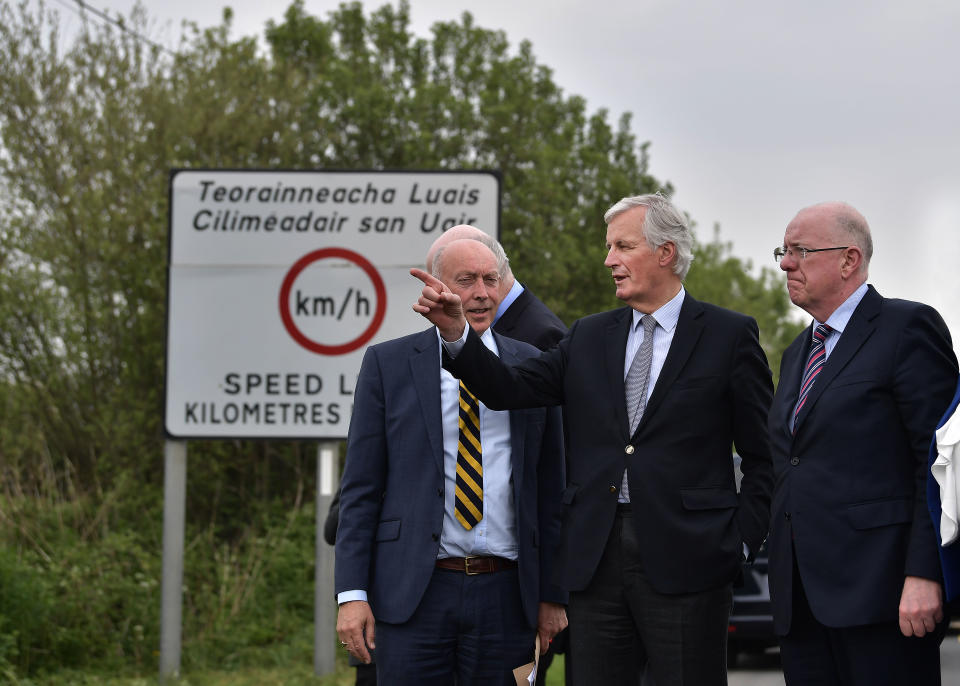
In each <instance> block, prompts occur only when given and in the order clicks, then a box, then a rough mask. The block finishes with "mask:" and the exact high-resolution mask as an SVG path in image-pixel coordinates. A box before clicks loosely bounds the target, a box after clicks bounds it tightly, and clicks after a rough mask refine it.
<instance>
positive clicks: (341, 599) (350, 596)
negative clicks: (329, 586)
mask: <svg viewBox="0 0 960 686" xmlns="http://www.w3.org/2000/svg"><path fill="white" fill-rule="evenodd" d="M351 600H362V601H363V602H367V592H366V591H343V592H342V593H338V594H337V605H343V604H344V603H349V602H350V601H351Z"/></svg>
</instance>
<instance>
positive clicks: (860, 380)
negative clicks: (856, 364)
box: [830, 373, 877, 388]
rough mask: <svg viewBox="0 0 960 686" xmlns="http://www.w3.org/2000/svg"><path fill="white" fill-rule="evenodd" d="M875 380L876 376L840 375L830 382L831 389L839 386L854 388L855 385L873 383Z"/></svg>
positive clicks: (861, 374)
mask: <svg viewBox="0 0 960 686" xmlns="http://www.w3.org/2000/svg"><path fill="white" fill-rule="evenodd" d="M876 379H877V376H876V374H863V373H860V374H841V375H839V376H838V377H837V378H835V379H834V380H833V381H831V382H830V386H831V387H832V388H840V387H841V386H855V385H857V384H864V383H873V382H875V381H876Z"/></svg>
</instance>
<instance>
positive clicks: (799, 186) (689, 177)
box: [53, 0, 960, 347]
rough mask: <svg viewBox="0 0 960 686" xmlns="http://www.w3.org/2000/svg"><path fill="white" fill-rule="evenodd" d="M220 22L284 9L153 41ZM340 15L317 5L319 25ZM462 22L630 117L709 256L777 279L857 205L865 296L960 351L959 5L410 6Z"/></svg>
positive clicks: (209, 20) (567, 0)
mask: <svg viewBox="0 0 960 686" xmlns="http://www.w3.org/2000/svg"><path fill="white" fill-rule="evenodd" d="M67 1H68V0H67ZM88 1H89V0H88ZM90 4H91V5H92V6H94V7H97V8H110V9H111V10H113V11H120V12H123V13H129V10H130V8H132V7H133V4H134V3H133V0H92V1H91V2H90ZM225 4H229V5H230V6H231V7H233V9H234V11H235V21H234V35H235V36H240V35H257V36H260V37H261V39H262V34H263V28H264V26H265V25H266V21H267V20H268V19H271V18H273V19H274V20H276V21H280V20H282V15H283V12H284V10H285V9H286V7H287V6H288V3H285V2H280V3H267V2H263V1H262V0H256V1H253V0H234V1H233V2H229V3H227V2H216V1H214V2H210V1H209V0H205V1H204V2H197V1H196V0H192V1H187V0H162V1H160V0H147V2H145V5H146V7H147V10H148V13H149V14H150V16H151V17H156V20H157V22H156V24H154V25H153V27H152V29H151V32H150V36H151V37H152V38H154V39H155V40H158V41H159V42H161V43H163V44H165V45H168V46H170V47H173V46H175V45H176V38H177V36H179V22H180V20H181V19H190V20H193V21H196V22H197V23H198V24H199V25H200V26H210V25H214V24H217V23H219V21H220V17H221V12H222V7H223V5H225ZM382 4H385V3H384V2H379V1H376V2H365V3H364V7H365V10H366V11H367V13H369V12H370V11H372V10H373V9H375V8H376V7H379V6H381V5H382ZM336 5H337V3H335V2H332V1H326V0H324V1H321V0H306V2H305V6H306V9H307V11H308V12H310V13H311V14H314V15H318V16H320V17H322V18H326V16H327V14H328V12H329V11H331V10H332V9H334V8H335V7H336ZM53 6H56V5H53ZM58 9H60V12H61V15H62V16H64V19H69V17H68V15H69V14H70V12H69V11H68V10H66V9H63V8H62V7H60V8H58ZM464 11H470V12H471V13H472V14H473V16H474V19H475V22H476V24H477V25H478V26H482V27H484V28H491V29H502V30H503V31H505V32H506V34H507V37H508V38H509V40H510V43H511V44H512V45H513V46H516V44H517V43H519V42H520V41H521V40H524V39H528V40H530V42H531V43H532V45H533V49H534V53H535V55H536V57H537V60H538V61H539V62H540V63H541V64H544V65H547V66H549V67H550V68H552V69H553V73H554V80H555V81H556V83H557V84H558V85H560V86H561V87H562V88H563V89H564V91H565V93H566V94H568V95H572V94H578V95H582V96H584V97H585V98H586V99H587V102H588V107H589V109H590V110H591V111H593V110H596V109H598V108H601V107H603V108H606V109H607V110H609V112H610V115H611V120H612V121H616V119H617V118H618V117H619V116H620V114H621V113H623V112H627V111H629V112H632V113H633V130H634V132H635V133H636V134H637V138H638V139H639V140H640V141H649V142H650V143H651V146H650V154H651V164H650V171H651V173H652V174H653V175H654V176H656V177H657V178H658V179H661V180H663V181H669V182H671V183H672V184H673V185H674V186H675V188H676V194H675V196H674V200H675V202H676V203H677V205H678V206H679V207H680V208H681V209H683V210H685V211H687V212H688V213H690V215H691V216H692V217H693V218H694V220H695V221H696V222H697V224H698V233H699V235H700V237H701V238H703V239H706V238H709V236H710V232H711V231H712V226H713V224H714V223H719V224H720V225H721V231H722V237H723V238H724V239H725V240H729V241H732V242H733V244H734V252H735V254H737V255H738V256H740V257H744V258H748V259H751V260H752V261H753V263H754V265H773V264H774V263H773V258H772V250H773V248H774V247H775V246H777V245H780V244H781V243H782V240H783V231H784V228H785V227H786V225H787V223H788V222H789V221H790V220H791V219H792V217H793V216H794V215H795V214H796V212H797V210H798V209H800V208H801V207H805V206H807V205H810V204H813V203H816V202H819V201H823V200H845V201H847V202H849V203H851V204H852V205H854V206H855V207H857V208H858V209H859V210H860V211H861V212H862V213H863V214H864V215H865V216H866V218H867V220H868V221H869V223H870V225H871V228H872V230H873V236H874V245H875V254H874V259H873V262H872V264H871V269H870V282H871V283H873V284H874V285H875V286H876V287H877V289H878V290H879V291H880V293H881V294H883V295H886V296H888V297H902V298H909V299H912V300H921V301H923V302H927V303H929V304H931V305H933V306H935V307H936V308H937V309H938V310H939V311H940V313H941V314H942V315H943V316H944V318H945V319H946V320H947V323H948V324H949V325H950V328H951V330H952V332H953V335H954V339H957V338H960V237H958V228H960V168H958V161H960V2H956V0H942V1H941V0H913V1H912V2H906V1H905V0H899V1H892V0H871V1H869V2H868V1H865V0H844V1H843V2H836V1H831V2H826V1H823V0H806V1H804V2H796V1H793V2H789V3H787V2H779V1H777V0H744V1H737V0H731V1H729V2H722V3H718V2H712V1H708V0H688V1H687V2H670V1H668V0H610V1H608V2H603V1H600V2H596V1H595V2H585V1H584V0H479V1H477V2H463V1H462V0H411V14H412V24H413V30H414V32H415V33H416V34H417V35H420V36H424V37H429V35H430V34H429V29H430V26H431V25H432V24H433V23H434V22H436V21H440V20H455V19H457V18H459V17H460V15H461V14H462V13H463V12H464ZM597 221H598V222H599V221H602V218H600V217H598V218H597ZM955 347H957V346H956V345H955Z"/></svg>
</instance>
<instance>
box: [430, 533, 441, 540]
mask: <svg viewBox="0 0 960 686" xmlns="http://www.w3.org/2000/svg"><path fill="white" fill-rule="evenodd" d="M430 538H432V539H433V540H435V541H439V540H440V534H430Z"/></svg>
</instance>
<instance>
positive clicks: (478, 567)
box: [437, 557, 517, 575]
mask: <svg viewBox="0 0 960 686" xmlns="http://www.w3.org/2000/svg"><path fill="white" fill-rule="evenodd" d="M516 566H517V563H516V562H515V561H514V560H508V559H506V558H504V557H443V558H440V559H438V560H437V567H438V568H439V569H452V570H454V571H457V572H464V573H465V574H470V575H473V574H489V573H491V572H502V571H503V570H505V569H515V568H516Z"/></svg>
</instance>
